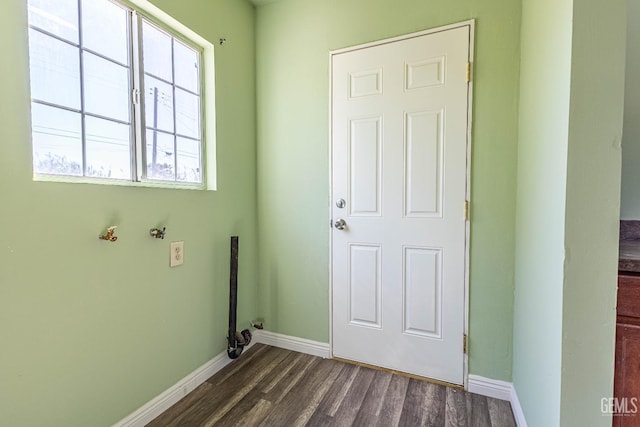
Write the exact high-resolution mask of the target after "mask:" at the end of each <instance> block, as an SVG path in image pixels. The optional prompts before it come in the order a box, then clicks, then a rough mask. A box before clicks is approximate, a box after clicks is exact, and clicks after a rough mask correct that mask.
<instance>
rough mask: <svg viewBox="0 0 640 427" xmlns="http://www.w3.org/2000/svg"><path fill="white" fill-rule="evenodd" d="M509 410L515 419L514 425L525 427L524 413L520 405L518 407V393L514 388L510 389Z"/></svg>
mask: <svg viewBox="0 0 640 427" xmlns="http://www.w3.org/2000/svg"><path fill="white" fill-rule="evenodd" d="M510 402H511V410H512V411H513V417H514V418H515V419H516V425H517V426H518V427H527V420H526V419H525V418H524V412H523V411H522V405H520V399H518V393H516V388H515V387H513V386H512V387H511V399H510Z"/></svg>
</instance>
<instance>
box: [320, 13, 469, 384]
mask: <svg viewBox="0 0 640 427" xmlns="http://www.w3.org/2000/svg"><path fill="white" fill-rule="evenodd" d="M469 40H470V26H461V27H458V28H454V29H450V30H446V31H441V32H436V33H433V34H428V35H422V36H414V37H410V38H407V39H404V40H400V41H395V42H392V43H383V44H379V45H376V46H372V47H367V48H362V49H356V50H351V51H347V52H343V53H339V54H334V55H333V56H332V117H331V121H332V159H331V161H332V216H333V220H334V221H337V220H338V219H343V220H344V221H345V223H346V226H345V227H344V228H343V229H338V228H335V227H334V228H333V229H332V260H331V262H332V308H333V314H332V345H333V354H334V355H335V356H337V357H341V358H345V359H351V360H355V361H359V362H363V363H368V364H373V365H378V366H382V367H386V368H390V369H395V370H399V371H404V372H408V373H412V374H416V375H421V376H426V377H431V378H434V379H439V380H443V381H448V382H451V383H456V384H462V382H463V360H464V355H463V333H464V312H465V306H464V301H465V294H464V292H465V285H464V283H465V282H464V281H465V265H466V263H465V257H466V223H465V218H464V203H465V195H466V190H467V189H466V176H467V175H466V171H467V126H468V118H467V112H468V83H467V79H466V69H467V62H468V61H469ZM341 199H342V200H344V201H345V202H346V203H345V205H344V206H342V205H341V204H340V203H338V202H339V201H340V200H341ZM341 206H342V207H341Z"/></svg>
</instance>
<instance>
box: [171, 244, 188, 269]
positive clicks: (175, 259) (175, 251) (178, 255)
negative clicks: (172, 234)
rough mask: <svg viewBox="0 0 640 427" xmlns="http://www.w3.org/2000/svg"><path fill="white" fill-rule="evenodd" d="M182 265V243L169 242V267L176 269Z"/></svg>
mask: <svg viewBox="0 0 640 427" xmlns="http://www.w3.org/2000/svg"><path fill="white" fill-rule="evenodd" d="M183 263H184V242H171V260H170V262H169V266H171V267H177V266H179V265H182V264H183Z"/></svg>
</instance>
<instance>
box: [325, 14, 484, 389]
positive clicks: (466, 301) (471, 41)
mask: <svg viewBox="0 0 640 427" xmlns="http://www.w3.org/2000/svg"><path fill="white" fill-rule="evenodd" d="M467 26H468V27H469V63H470V64H471V71H470V76H469V78H470V82H469V86H468V90H467V106H468V112H467V170H466V192H465V193H466V194H465V197H466V200H467V201H469V202H471V124H472V120H471V117H472V116H471V110H472V106H473V78H472V76H473V58H474V45H475V19H470V20H468V21H462V22H458V23H455V24H449V25H445V26H442V27H437V28H432V29H428V30H424V31H420V32H417V33H411V34H405V35H402V36H398V37H392V38H389V39H383V40H378V41H374V42H371V43H365V44H361V45H357V46H351V47H346V48H342V49H337V50H332V51H330V52H329V207H330V209H329V224H330V227H329V354H330V356H331V357H333V232H332V225H331V224H332V222H331V221H332V219H333V218H332V215H331V211H332V209H331V200H333V198H332V196H333V114H332V112H333V111H332V110H333V57H334V55H338V54H341V53H346V52H352V51H356V50H360V49H366V48H369V47H374V46H379V45H383V44H388V43H393V42H397V41H402V40H407V39H412V38H416V37H420V36H425V35H428V34H434V33H440V32H443V31H447V30H453V29H456V28H461V27H467ZM470 226H471V220H470V216H469V220H467V221H466V222H465V261H464V269H465V272H464V333H465V335H466V336H468V334H469V241H470ZM467 349H468V345H467ZM468 353H469V352H468V351H467V352H465V354H464V356H463V361H464V362H463V374H462V376H463V381H464V388H465V390H466V389H468V387H469V354H468Z"/></svg>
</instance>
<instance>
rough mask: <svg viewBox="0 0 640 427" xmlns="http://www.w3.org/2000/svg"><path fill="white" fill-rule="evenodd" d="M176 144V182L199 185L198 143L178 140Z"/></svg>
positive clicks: (200, 176)
mask: <svg viewBox="0 0 640 427" xmlns="http://www.w3.org/2000/svg"><path fill="white" fill-rule="evenodd" d="M177 143H178V162H177V163H178V171H177V180H178V181H182V182H194V183H201V182H202V175H201V172H200V142H199V141H195V140H193V139H187V138H180V137H178V139H177Z"/></svg>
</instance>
